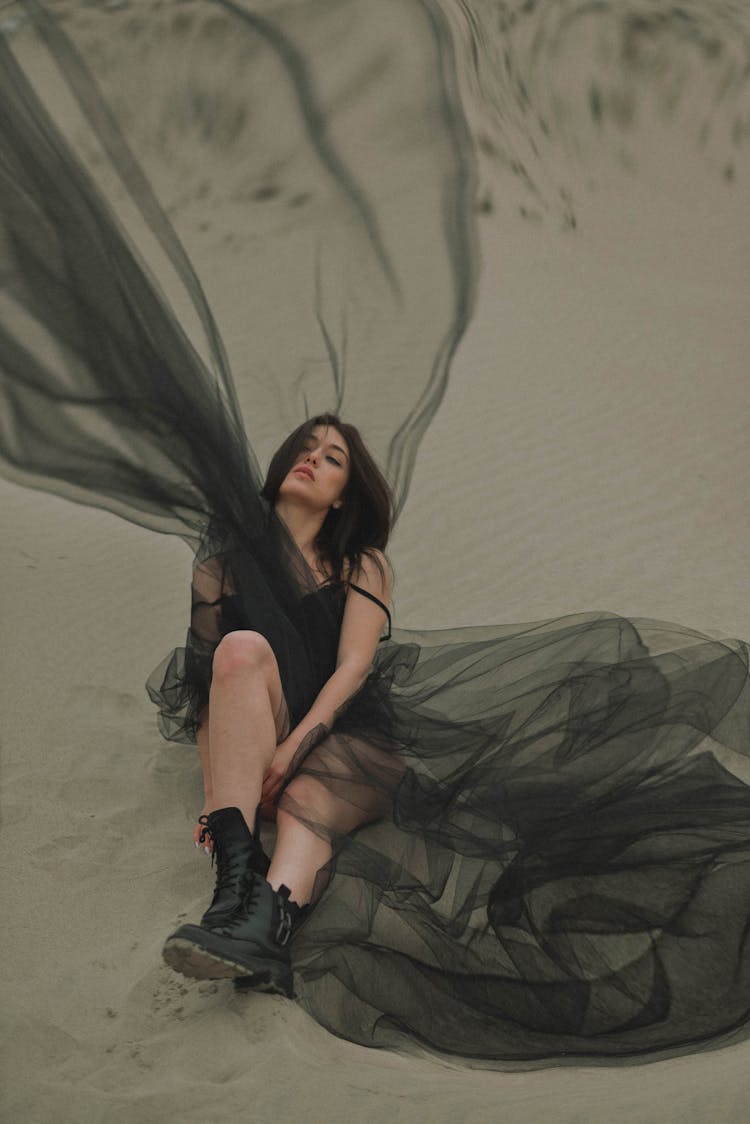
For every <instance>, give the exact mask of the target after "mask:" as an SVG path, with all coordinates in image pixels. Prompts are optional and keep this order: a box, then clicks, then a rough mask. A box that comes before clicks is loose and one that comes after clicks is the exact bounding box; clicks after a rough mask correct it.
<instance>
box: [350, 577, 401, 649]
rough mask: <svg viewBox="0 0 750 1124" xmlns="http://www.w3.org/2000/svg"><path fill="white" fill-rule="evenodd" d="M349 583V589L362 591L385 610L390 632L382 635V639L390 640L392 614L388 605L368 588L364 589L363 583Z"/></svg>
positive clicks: (363, 594) (364, 595)
mask: <svg viewBox="0 0 750 1124" xmlns="http://www.w3.org/2000/svg"><path fill="white" fill-rule="evenodd" d="M347 585H348V586H349V589H354V590H356V591H357V593H361V594H362V596H363V597H367V598H369V599H370V601H374V602H375V604H376V605H379V606H380V608H381V609H382V610H383V612H384V613H385V615H386V617H387V618H388V633H387V635H385V636H381V637H380V639H381V640H390V638H391V614H390V610H389V609H388V606H387V605H384V604H383V602H382V601H381V600H380V598H379V597H376V596H375V594H374V593H370V591H369V590H367V589H362V586H361V585H355V584H354V582H347Z"/></svg>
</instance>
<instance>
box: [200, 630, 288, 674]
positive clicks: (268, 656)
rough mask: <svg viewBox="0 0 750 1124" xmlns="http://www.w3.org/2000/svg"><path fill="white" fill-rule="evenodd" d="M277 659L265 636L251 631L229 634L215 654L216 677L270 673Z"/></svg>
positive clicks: (214, 668)
mask: <svg viewBox="0 0 750 1124" xmlns="http://www.w3.org/2000/svg"><path fill="white" fill-rule="evenodd" d="M275 662H276V661H275V657H274V654H273V651H272V649H271V645H270V644H269V643H268V641H267V640H266V638H265V636H261V634H260V633H259V632H251V631H250V630H249V629H240V630H238V631H236V632H230V633H228V634H227V635H226V636H225V637H224V638H223V639H222V640H221V641H220V642H219V644H218V645H217V647H216V651H215V652H214V662H213V674H214V676H217V675H218V676H222V677H228V676H234V675H248V674H256V675H257V674H258V672H269V671H270V670H271V669H272V668H273V666H274V664H275Z"/></svg>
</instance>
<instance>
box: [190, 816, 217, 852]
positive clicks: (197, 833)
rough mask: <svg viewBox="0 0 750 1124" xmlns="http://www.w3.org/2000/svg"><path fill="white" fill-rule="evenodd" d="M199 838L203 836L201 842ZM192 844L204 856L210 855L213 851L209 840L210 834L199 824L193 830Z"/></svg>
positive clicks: (211, 840)
mask: <svg viewBox="0 0 750 1124" xmlns="http://www.w3.org/2000/svg"><path fill="white" fill-rule="evenodd" d="M201 836H203V839H202V840H201ZM193 842H194V843H195V845H196V847H197V848H198V849H199V850H200V851H203V853H204V855H210V854H211V852H212V851H213V849H214V841H213V839H212V838H211V832H210V831H207V830H206V828H205V827H204V825H203V824H202V823H200V822H198V823H197V824H196V825H195V828H194V829H193Z"/></svg>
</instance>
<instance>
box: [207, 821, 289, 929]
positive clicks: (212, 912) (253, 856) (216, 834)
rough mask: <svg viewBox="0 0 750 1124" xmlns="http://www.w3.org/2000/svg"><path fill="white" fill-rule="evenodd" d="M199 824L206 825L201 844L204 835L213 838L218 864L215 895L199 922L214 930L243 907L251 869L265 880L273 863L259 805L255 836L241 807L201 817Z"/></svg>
mask: <svg viewBox="0 0 750 1124" xmlns="http://www.w3.org/2000/svg"><path fill="white" fill-rule="evenodd" d="M199 822H200V823H201V824H202V825H203V831H202V832H201V837H200V842H201V843H203V842H204V834H208V835H210V836H211V840H212V842H213V853H212V855H211V862H212V863H216V887H215V889H214V896H213V898H212V899H211V904H210V906H209V907H208V909H207V910H206V912H205V913H204V914H203V917H201V921H200V923H201V925H208V926H209V927H211V926H212V925H217V924H220V923H221V922H223V921H226V920H228V919H229V917H231V916H232V914H233V913H234V912H235V910H236V909H237V907H238V906H239V905H240V903H241V901H242V898H243V896H244V893H245V887H246V883H247V872H248V870H251V871H255V873H256V874H262V875H263V876H264V877H265V875H266V874H268V868H269V866H270V865H271V860H270V859H269V857H268V855H267V854H266V853H265V851H264V850H263V847H262V845H261V842H260V804H259V805H258V808H257V810H256V813H255V830H254V831H253V834H252V835H251V834H250V831H249V830H248V826H247V824H246V823H245V817H244V816H243V815H242V812H241V811H240V810H239V808H219V810H218V811H217V812H209V814H208V815H207V816H201V818H200V820H199Z"/></svg>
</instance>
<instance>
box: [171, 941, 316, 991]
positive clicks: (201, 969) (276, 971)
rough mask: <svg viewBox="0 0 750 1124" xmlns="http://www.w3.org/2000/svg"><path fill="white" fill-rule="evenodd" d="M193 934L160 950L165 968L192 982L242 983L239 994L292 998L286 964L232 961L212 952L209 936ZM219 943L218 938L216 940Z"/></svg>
mask: <svg viewBox="0 0 750 1124" xmlns="http://www.w3.org/2000/svg"><path fill="white" fill-rule="evenodd" d="M194 928H195V929H197V932H196V933H184V932H183V933H179V932H178V933H175V934H174V936H172V937H168V938H167V941H166V943H165V945H164V948H163V950H162V956H163V958H164V961H165V963H166V964H168V965H169V967H170V968H173V969H174V970H175V971H176V972H181V973H182V975H183V976H188V977H189V978H190V979H194V980H241V981H242V990H243V991H245V990H246V989H248V988H252V989H253V990H254V991H263V992H267V993H269V994H271V995H284V996H286V998H287V999H292V998H293V996H294V987H293V983H292V970H291V968H290V967H289V965H288V964H283V963H281V962H279V961H276V960H269V959H266V958H265V957H262V956H257V957H256V956H243V957H242V958H235V957H233V956H232V955H228V954H227V953H225V952H223V951H221V949H220V948H217V947H214V948H211V947H209V945H210V944H211V943H213V942H212V941H211V939H210V938H211V934H210V933H207V932H205V931H203V930H201V929H199V928H198V926H195V927H194ZM219 939H221V938H219Z"/></svg>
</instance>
